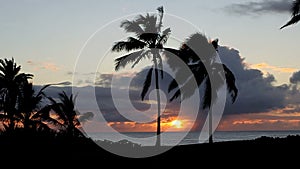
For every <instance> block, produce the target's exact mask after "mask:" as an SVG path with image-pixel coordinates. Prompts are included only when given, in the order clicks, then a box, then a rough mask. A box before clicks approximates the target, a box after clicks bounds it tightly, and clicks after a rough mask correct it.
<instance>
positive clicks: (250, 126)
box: [218, 105, 300, 131]
mask: <svg viewBox="0 0 300 169" xmlns="http://www.w3.org/2000/svg"><path fill="white" fill-rule="evenodd" d="M296 108H297V107H294V106H292V105H290V106H287V107H285V108H283V109H277V110H271V111H269V112H265V113H251V114H240V115H229V116H226V117H225V118H224V119H222V121H221V122H220V124H219V126H218V130H221V131H244V130H246V131H249V130H299V129H300V112H297V109H296ZM293 110H294V111H293Z"/></svg>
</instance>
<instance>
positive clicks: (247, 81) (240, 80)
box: [219, 47, 289, 114]
mask: <svg viewBox="0 0 300 169" xmlns="http://www.w3.org/2000/svg"><path fill="white" fill-rule="evenodd" d="M219 51H220V58H221V60H222V62H223V63H224V64H225V65H227V66H228V67H229V68H230V69H231V70H232V72H233V73H234V75H235V77H236V84H237V88H238V89H239V95H238V98H237V100H236V102H235V103H234V104H231V103H227V105H226V108H225V113H226V114H243V113H260V112H266V111H270V110H273V109H278V108H283V107H285V106H286V101H285V97H286V95H287V94H288V92H289V88H288V87H286V88H285V87H284V86H278V87H277V86H274V85H273V82H275V78H274V76H273V75H271V74H269V75H267V76H264V75H263V73H262V72H261V71H260V70H257V69H251V68H248V67H247V66H246V65H245V63H244V59H243V58H242V57H241V56H240V54H239V51H237V50H235V49H229V48H227V47H220V49H219Z"/></svg>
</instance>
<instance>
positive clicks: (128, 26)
mask: <svg viewBox="0 0 300 169" xmlns="http://www.w3.org/2000/svg"><path fill="white" fill-rule="evenodd" d="M120 26H121V28H124V29H125V31H126V32H131V33H135V34H136V35H140V34H142V33H144V30H143V28H142V27H141V26H140V25H139V23H138V22H136V21H129V20H125V21H123V22H122V23H121V25H120Z"/></svg>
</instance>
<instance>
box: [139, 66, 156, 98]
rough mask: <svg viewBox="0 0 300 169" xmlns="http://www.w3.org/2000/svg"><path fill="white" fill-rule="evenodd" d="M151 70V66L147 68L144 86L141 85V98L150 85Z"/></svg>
mask: <svg viewBox="0 0 300 169" xmlns="http://www.w3.org/2000/svg"><path fill="white" fill-rule="evenodd" d="M152 72H153V68H151V69H149V71H148V74H147V76H146V79H145V82H144V86H143V90H142V93H141V98H142V100H144V98H145V96H146V93H147V92H148V90H149V87H150V86H151V81H152Z"/></svg>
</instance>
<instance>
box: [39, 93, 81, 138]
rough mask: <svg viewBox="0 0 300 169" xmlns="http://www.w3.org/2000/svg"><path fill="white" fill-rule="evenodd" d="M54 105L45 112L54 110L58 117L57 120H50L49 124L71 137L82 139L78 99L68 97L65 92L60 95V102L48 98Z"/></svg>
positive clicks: (48, 120)
mask: <svg viewBox="0 0 300 169" xmlns="http://www.w3.org/2000/svg"><path fill="white" fill-rule="evenodd" d="M48 98H49V99H50V100H51V102H52V104H51V105H49V106H48V107H47V108H46V109H45V110H43V111H44V112H49V113H50V110H53V111H54V112H55V114H56V115H57V117H56V119H54V118H48V117H49V116H50V115H48V116H46V117H47V118H48V119H47V122H49V123H52V124H54V125H55V126H56V127H58V128H60V129H62V130H64V131H65V132H66V133H67V135H68V136H70V137H81V136H83V133H82V132H81V131H80V130H79V129H78V128H77V127H78V126H80V122H79V120H78V119H79V112H77V111H76V109H75V100H76V97H74V96H73V94H71V95H70V96H68V95H67V94H66V93H65V92H64V91H63V92H62V93H59V100H60V102H57V101H55V100H54V99H53V98H50V97H48Z"/></svg>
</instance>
